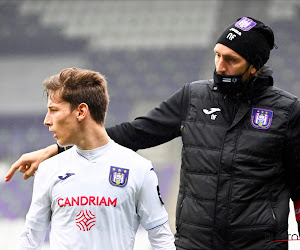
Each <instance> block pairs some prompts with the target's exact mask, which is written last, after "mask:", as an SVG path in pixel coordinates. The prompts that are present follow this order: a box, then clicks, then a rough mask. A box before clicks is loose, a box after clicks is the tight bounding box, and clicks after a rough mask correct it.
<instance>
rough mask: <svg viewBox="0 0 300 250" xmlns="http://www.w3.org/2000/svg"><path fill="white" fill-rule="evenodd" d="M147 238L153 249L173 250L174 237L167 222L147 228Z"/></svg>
mask: <svg viewBox="0 0 300 250" xmlns="http://www.w3.org/2000/svg"><path fill="white" fill-rule="evenodd" d="M148 238H149V241H150V244H151V246H152V248H153V250H175V249H176V248H175V243H174V241H175V239H174V236H173V234H172V232H171V229H170V226H169V224H168V223H165V224H163V225H161V226H159V227H155V228H153V229H151V230H148Z"/></svg>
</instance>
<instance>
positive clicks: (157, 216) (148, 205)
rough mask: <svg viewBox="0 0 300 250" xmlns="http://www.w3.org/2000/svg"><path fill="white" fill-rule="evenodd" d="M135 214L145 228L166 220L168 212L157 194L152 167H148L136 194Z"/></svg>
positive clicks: (155, 178)
mask: <svg viewBox="0 0 300 250" xmlns="http://www.w3.org/2000/svg"><path fill="white" fill-rule="evenodd" d="M150 169H151V170H150ZM137 214H138V215H139V217H140V223H141V225H142V226H143V227H144V228H145V229H146V230H150V229H153V228H155V227H157V226H160V225H162V224H164V223H166V222H167V221H168V213H167V211H166V209H165V207H164V205H163V203H162V200H161V198H160V195H159V188H158V179H157V176H156V173H155V172H154V170H153V167H151V168H149V170H148V171H147V172H146V174H145V176H144V179H143V182H142V186H141V189H140V192H139V195H138V205H137Z"/></svg>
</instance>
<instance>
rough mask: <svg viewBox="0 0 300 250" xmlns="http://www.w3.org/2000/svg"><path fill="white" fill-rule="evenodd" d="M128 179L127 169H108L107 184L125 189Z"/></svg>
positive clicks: (112, 167)
mask: <svg viewBox="0 0 300 250" xmlns="http://www.w3.org/2000/svg"><path fill="white" fill-rule="evenodd" d="M128 178H129V169H126V168H119V167H114V166H111V167H110V173H109V183H110V184H111V185H113V186H117V187H125V186H126V185H127V182H128Z"/></svg>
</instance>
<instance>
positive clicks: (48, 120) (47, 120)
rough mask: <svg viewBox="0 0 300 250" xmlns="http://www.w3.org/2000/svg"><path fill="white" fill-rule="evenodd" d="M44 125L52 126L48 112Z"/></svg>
mask: <svg viewBox="0 0 300 250" xmlns="http://www.w3.org/2000/svg"><path fill="white" fill-rule="evenodd" d="M44 125H45V126H50V118H49V114H48V112H47V114H46V116H45V119H44Z"/></svg>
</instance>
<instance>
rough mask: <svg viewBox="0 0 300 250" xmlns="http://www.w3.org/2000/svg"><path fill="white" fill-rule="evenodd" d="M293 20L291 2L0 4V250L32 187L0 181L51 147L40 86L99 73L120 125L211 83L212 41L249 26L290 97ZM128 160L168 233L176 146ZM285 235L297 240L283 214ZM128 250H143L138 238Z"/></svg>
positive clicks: (13, 234) (298, 85) (12, 0)
mask: <svg viewBox="0 0 300 250" xmlns="http://www.w3.org/2000/svg"><path fill="white" fill-rule="evenodd" d="M299 11H300V1H298V0H295V1H291V0H280V1H279V0H255V1H254V0H252V1H243V0H240V1H238V0H235V1H230V0H207V1H206V0H198V1H196V0H194V1H187V0H184V1H180V0H175V1H158V0H144V1H138V0H135V1H128V0H123V1H100V0H98V1H96V0H94V1H93V0H85V1H81V0H73V1H72V0H41V1H38V0H19V1H16V0H0V89H1V98H0V244H1V246H0V248H1V249H8V250H9V249H15V242H16V240H17V238H18V236H19V234H20V233H21V231H22V228H23V224H24V219H25V215H26V213H27V210H28V208H29V205H30V201H31V192H32V184H33V178H31V179H29V180H27V181H24V180H23V178H22V175H21V174H20V173H16V175H15V176H14V178H13V179H12V180H11V181H10V182H8V183H4V176H5V174H6V172H7V171H8V169H9V167H10V166H11V164H12V163H13V162H15V161H16V160H17V159H18V158H19V157H20V156H21V155H22V154H23V153H26V152H31V151H34V150H37V149H40V148H43V147H46V146H48V145H50V144H53V143H55V141H54V140H53V138H52V135H51V134H50V133H49V132H48V128H46V127H44V125H43V118H44V115H45V113H46V111H47V109H46V98H45V96H44V94H43V86H42V82H43V80H44V79H45V78H47V77H48V76H50V75H53V74H57V73H59V72H60V71H61V70H62V69H63V68H66V67H81V68H88V69H92V70H95V71H99V72H101V73H102V74H104V75H105V76H106V78H107V80H108V88H109V93H110V106H109V111H108V116H107V121H106V126H111V125H115V124H118V123H121V122H123V121H130V120H132V119H134V118H135V117H136V116H139V115H143V114H146V113H147V112H148V111H149V110H150V109H152V108H153V107H155V106H157V105H158V104H159V103H160V102H161V101H163V100H165V99H166V98H168V97H169V96H170V95H171V94H173V93H174V92H175V91H177V90H178V89H179V88H181V86H183V84H185V83H187V82H191V81H195V80H198V79H210V78H212V74H213V70H214V53H213V48H214V45H215V41H216V39H217V38H218V36H219V34H220V32H221V31H223V30H224V29H225V28H226V27H227V26H228V25H229V24H231V23H233V22H234V21H235V20H236V19H237V18H238V17H242V16H250V17H254V18H256V19H259V20H261V21H263V22H264V23H265V24H266V25H269V26H271V27H272V29H273V30H274V33H275V43H276V45H277V46H278V49H274V50H273V51H272V52H271V59H270V60H269V62H268V65H269V66H271V67H272V68H273V70H274V78H275V85H276V86H278V87H280V88H283V89H285V90H287V91H289V92H291V93H293V94H294V95H297V96H299V95H300V79H299V76H298V74H297V71H298V70H299V68H300V56H299V55H300V49H299V48H300V41H299V37H300V35H299V34H300V25H299V21H300V13H299ZM138 153H140V154H141V155H143V156H145V157H147V158H148V159H150V160H152V162H153V165H154V166H155V169H156V172H157V175H158V178H159V184H160V188H161V193H162V197H163V200H164V201H165V204H166V208H167V210H168V212H169V219H170V225H171V228H172V231H173V232H175V206H176V200H177V192H178V179H179V178H178V173H179V169H180V154H181V140H180V138H178V139H175V140H173V141H171V142H169V143H166V144H164V145H160V146H157V147H154V148H151V149H147V150H140V151H138ZM289 232H290V234H298V231H297V229H296V225H295V222H294V215H293V209H292V212H291V216H290V229H289ZM47 242H48V239H47ZM297 246H298V247H297ZM299 248H300V242H290V249H299ZM43 249H48V244H47V243H46V245H45V247H43ZM135 249H136V250H137V249H139V250H147V249H151V248H150V247H149V245H148V239H147V234H146V233H145V231H144V230H143V229H140V230H139V231H138V236H137V239H136V245H135Z"/></svg>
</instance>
